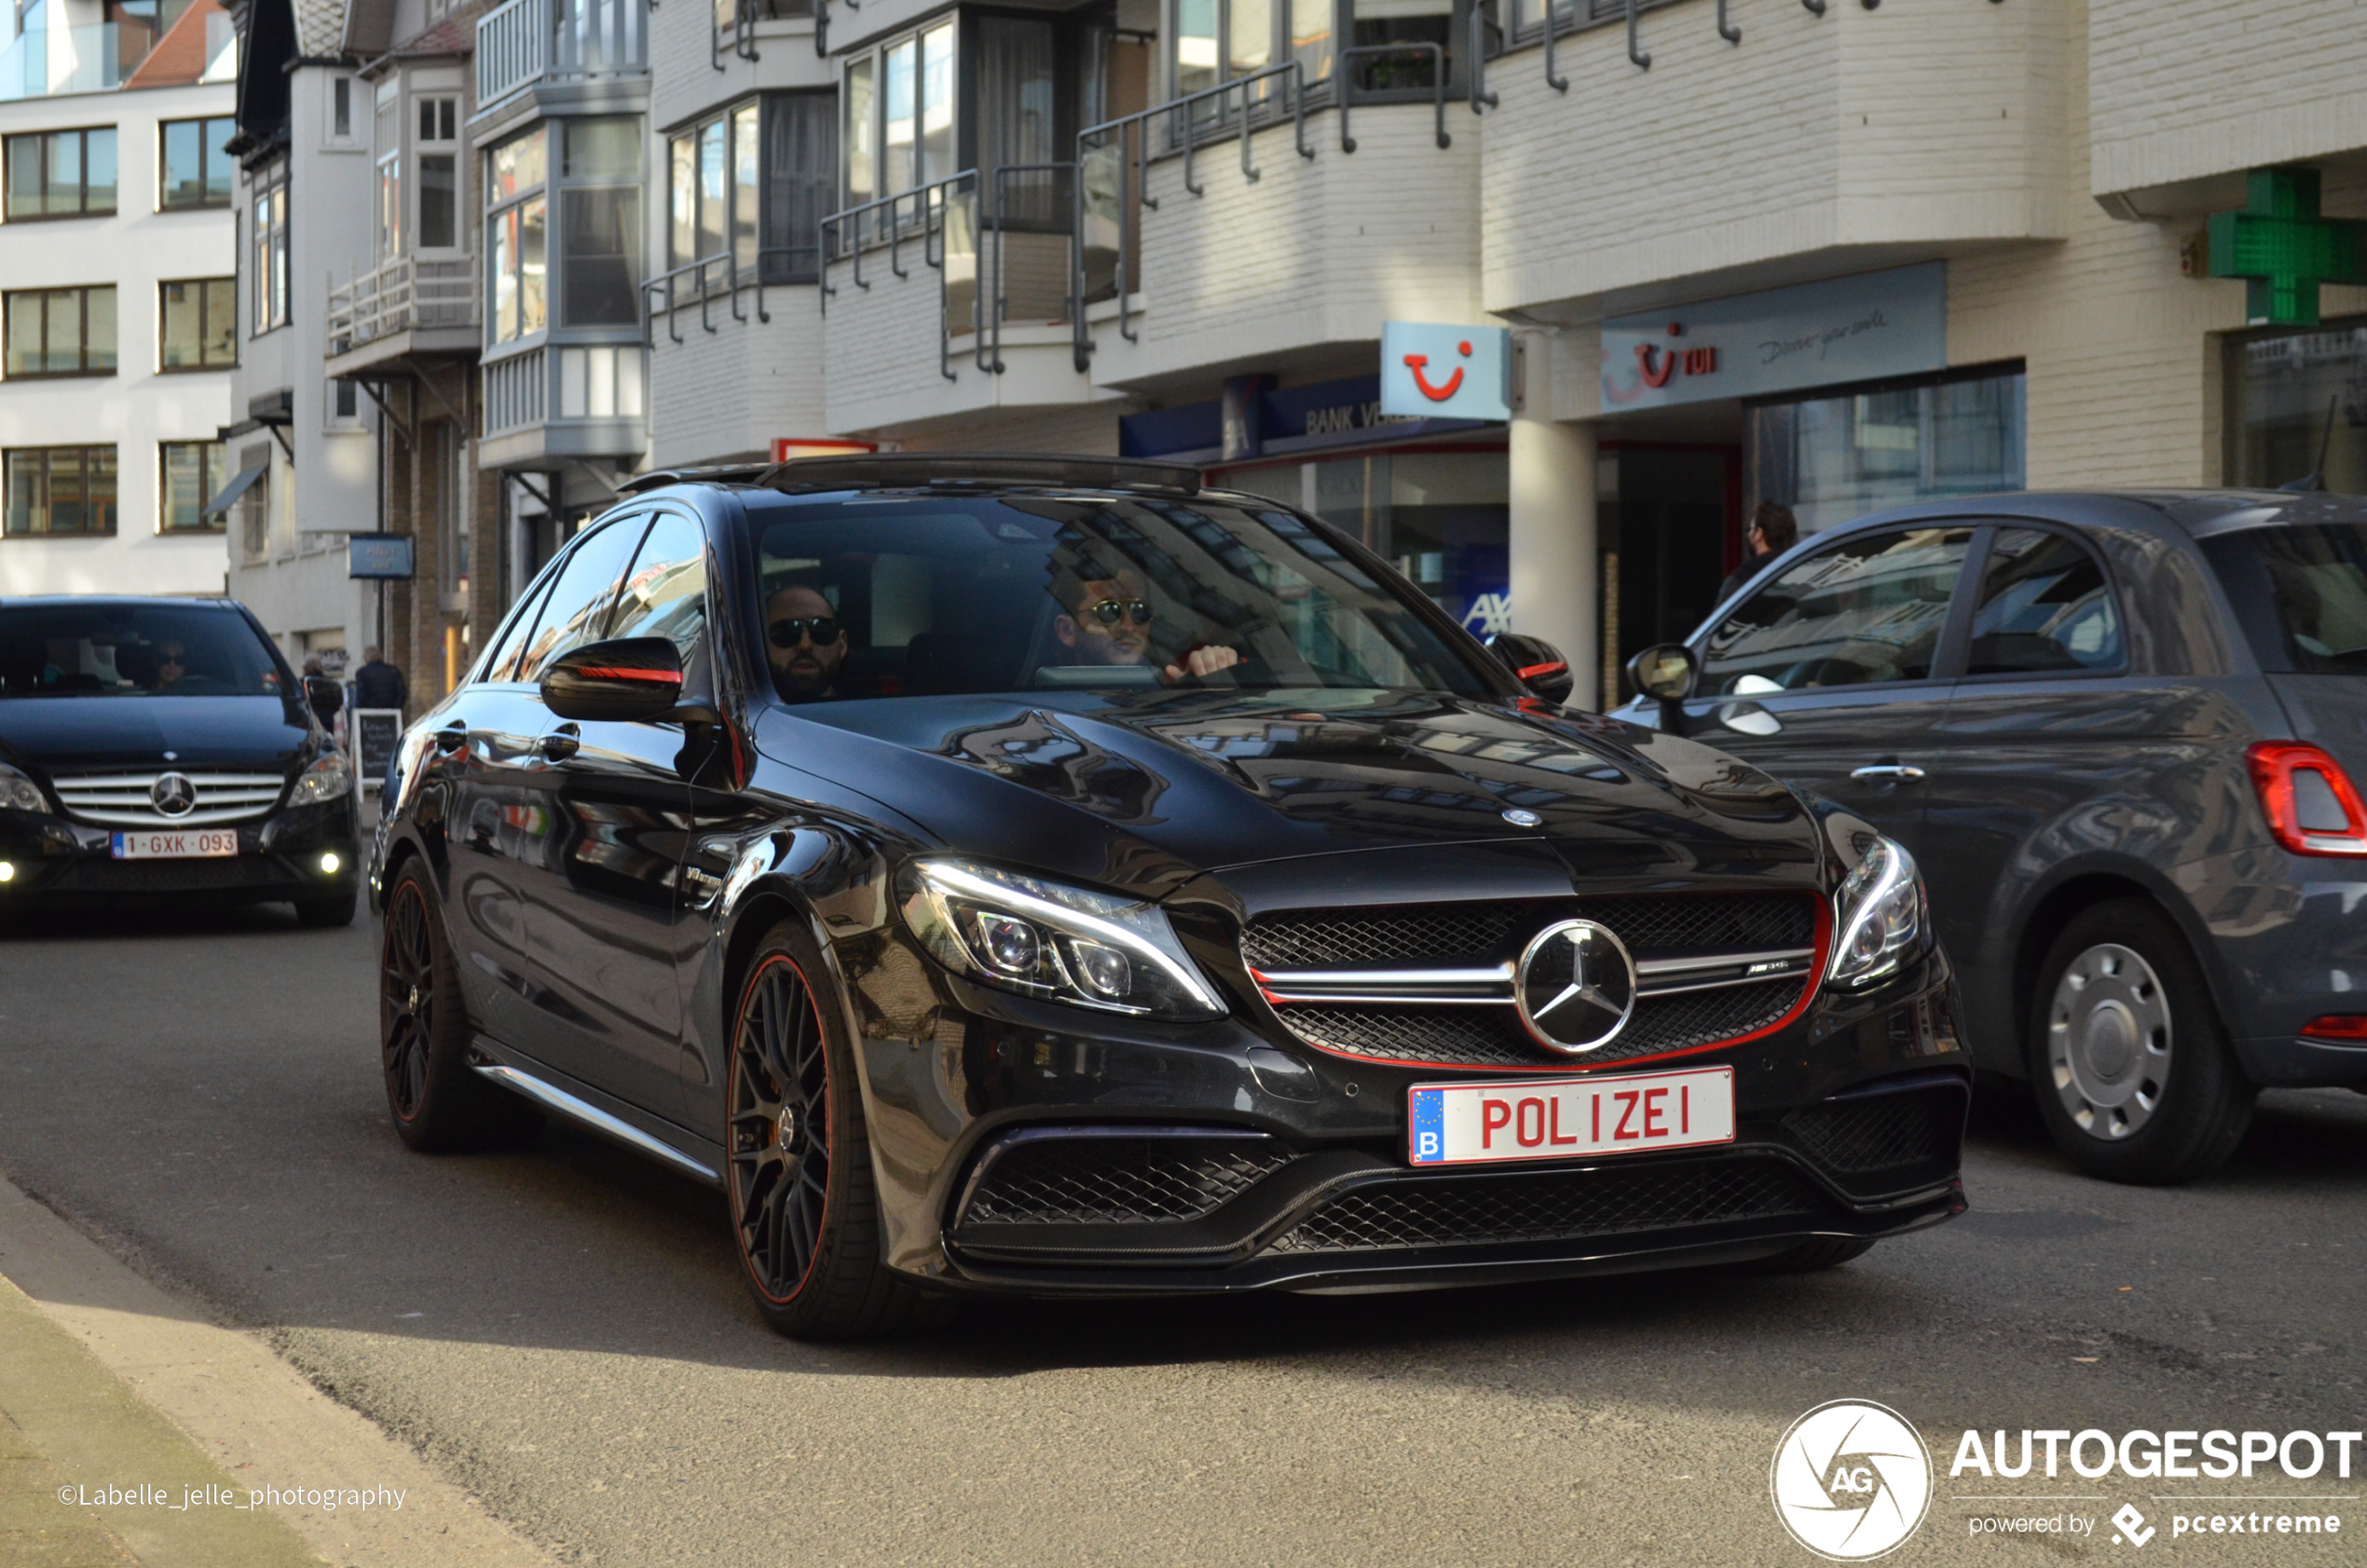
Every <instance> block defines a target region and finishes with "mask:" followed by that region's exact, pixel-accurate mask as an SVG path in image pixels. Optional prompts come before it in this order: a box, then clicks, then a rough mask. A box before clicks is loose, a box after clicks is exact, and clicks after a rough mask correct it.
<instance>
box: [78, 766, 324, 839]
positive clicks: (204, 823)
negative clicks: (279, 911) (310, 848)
mask: <svg viewBox="0 0 2367 1568" xmlns="http://www.w3.org/2000/svg"><path fill="white" fill-rule="evenodd" d="M165 771H173V770H153V771H149V772H144V773H83V774H77V775H75V776H73V777H70V778H69V777H58V778H53V779H51V780H50V781H49V784H50V787H51V788H52V789H54V790H56V791H57V793H58V799H59V800H60V801H61V802H62V803H63V804H64V806H65V809H66V814H67V815H68V816H71V817H75V818H77V819H78V820H80V821H83V822H95V823H104V824H106V825H110V826H114V827H211V826H213V825H218V824H221V823H226V822H244V821H246V820H248V819H249V818H251V817H260V816H267V815H269V814H270V811H271V808H272V807H273V806H275V805H277V804H278V803H279V800H280V791H281V790H283V789H284V788H286V787H287V782H288V781H287V780H286V779H285V778H284V777H282V776H281V775H280V774H278V773H222V772H205V771H201V770H197V769H193V768H184V769H180V770H177V771H179V772H180V774H181V775H182V777H184V778H185V779H187V780H188V781H189V783H190V784H191V786H192V787H193V788H194V789H195V790H196V792H197V803H196V804H195V805H194V806H192V807H191V808H190V809H189V810H188V811H184V812H183V813H181V815H179V816H177V817H169V816H166V815H165V814H164V813H163V812H162V811H157V809H156V805H155V803H154V802H153V801H152V800H151V799H150V798H149V796H148V792H149V791H150V790H152V789H154V788H155V787H156V783H157V779H159V778H161V777H162V776H163V774H164V772H165Z"/></svg>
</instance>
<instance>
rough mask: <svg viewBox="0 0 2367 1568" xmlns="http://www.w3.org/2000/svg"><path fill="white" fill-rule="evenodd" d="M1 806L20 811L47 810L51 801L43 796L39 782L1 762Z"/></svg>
mask: <svg viewBox="0 0 2367 1568" xmlns="http://www.w3.org/2000/svg"><path fill="white" fill-rule="evenodd" d="M0 806H6V807H8V808H10V809H12V810H15V811H48V809H49V802H48V801H47V800H45V799H43V798H42V796H41V786H40V785H39V784H34V782H33V781H32V780H31V779H29V778H26V777H25V776H24V775H23V774H22V773H20V772H19V771H17V770H15V769H14V768H11V767H9V766H8V765H7V763H5V762H0Z"/></svg>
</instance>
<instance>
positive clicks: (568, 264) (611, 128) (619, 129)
mask: <svg viewBox="0 0 2367 1568" xmlns="http://www.w3.org/2000/svg"><path fill="white" fill-rule="evenodd" d="M563 134H564V142H563V154H562V157H561V158H560V169H559V178H560V180H561V181H562V182H563V183H564V185H565V188H564V189H563V190H562V191H561V192H560V193H559V218H560V225H559V256H558V263H559V322H560V324H561V325H562V326H569V327H629V326H632V325H634V324H635V323H636V322H638V321H639V320H641V122H640V121H639V120H637V119H631V118H614V119H570V120H568V121H566V122H564V125H563Z"/></svg>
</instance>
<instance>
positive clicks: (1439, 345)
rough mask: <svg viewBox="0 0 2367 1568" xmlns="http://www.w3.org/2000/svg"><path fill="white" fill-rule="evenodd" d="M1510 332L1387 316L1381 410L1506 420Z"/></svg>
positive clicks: (1383, 333)
mask: <svg viewBox="0 0 2367 1568" xmlns="http://www.w3.org/2000/svg"><path fill="white" fill-rule="evenodd" d="M1511 375H1512V333H1511V331H1510V330H1509V329H1507V328H1504V327H1456V326H1432V325H1427V324H1424V323H1421V322H1417V321H1389V322H1387V323H1385V324H1383V326H1382V328H1381V413H1382V414H1383V415H1385V416H1390V417H1394V418H1410V419H1510V418H1511V417H1512V405H1511V399H1510V392H1511V389H1512V381H1511Z"/></svg>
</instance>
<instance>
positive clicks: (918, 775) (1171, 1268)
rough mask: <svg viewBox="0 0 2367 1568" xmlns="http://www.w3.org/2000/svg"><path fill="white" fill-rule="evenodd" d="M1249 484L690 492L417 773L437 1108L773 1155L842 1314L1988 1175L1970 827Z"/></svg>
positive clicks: (1172, 1288)
mask: <svg viewBox="0 0 2367 1568" xmlns="http://www.w3.org/2000/svg"><path fill="white" fill-rule="evenodd" d="M1568 688H1569V680H1568V675H1567V667H1566V666H1564V665H1563V664H1562V663H1561V662H1560V660H1559V656H1558V655H1556V654H1554V653H1553V651H1552V649H1551V648H1548V647H1547V646H1545V645H1543V644H1540V643H1538V642H1535V641H1533V640H1527V639H1517V638H1511V637H1506V638H1501V639H1499V640H1498V647H1496V648H1493V649H1490V648H1483V647H1482V646H1481V645H1480V644H1479V643H1478V642H1476V641H1475V640H1473V639H1472V638H1471V636H1470V635H1469V634H1467V633H1465V632H1464V631H1463V630H1462V629H1461V628H1459V627H1458V626H1457V624H1456V623H1455V622H1454V620H1451V619H1450V618H1449V617H1447V616H1446V615H1445V614H1444V613H1443V612H1442V611H1441V610H1440V609H1439V608H1438V607H1436V606H1435V605H1433V604H1432V603H1431V602H1430V600H1428V599H1427V598H1425V597H1424V596H1423V595H1422V594H1421V593H1418V592H1417V591H1416V590H1415V589H1414V588H1413V587H1412V586H1411V585H1409V584H1408V583H1406V582H1405V581H1403V580H1402V579H1400V578H1399V577H1398V576H1397V575H1396V574H1395V573H1394V572H1392V571H1391V570H1390V569H1389V566H1386V565H1385V564H1384V563H1383V562H1381V561H1380V560H1379V559H1377V558H1375V556H1374V555H1373V554H1372V553H1371V552H1368V551H1366V550H1365V549H1363V548H1362V547H1361V546H1360V545H1359V544H1358V543H1356V542H1355V541H1354V540H1353V539H1349V538H1348V537H1346V536H1345V535H1343V534H1342V533H1341V532H1340V531H1339V530H1337V529H1334V528H1333V527H1330V526H1328V525H1325V524H1323V523H1321V522H1320V521H1318V520H1316V519H1314V518H1311V517H1308V516H1306V515H1304V514H1302V513H1300V512H1296V511H1292V510H1290V509H1289V508H1286V507H1283V506H1279V505H1278V504H1276V503H1275V502H1273V501H1271V500H1267V499H1265V498H1260V497H1256V496H1251V495H1244V494H1233V493H1226V492H1220V491H1212V490H1205V489H1202V488H1200V487H1199V486H1198V484H1197V482H1196V480H1195V477H1194V476H1193V475H1192V474H1191V473H1190V471H1189V470H1179V469H1172V468H1168V467H1165V466H1162V465H1156V464H1137V463H1127V462H1120V461H1106V460H1098V459H1083V458H1077V459H1066V458H1041V457H1037V458H993V457H977V456H965V457H871V458H817V459H809V460H806V461H803V462H797V463H790V464H786V465H781V466H778V467H774V468H771V469H754V468H751V469H743V470H705V471H701V472H693V473H675V474H658V475H652V476H649V477H647V478H645V479H644V480H643V481H641V482H640V484H639V485H638V486H637V488H636V493H635V494H632V495H631V496H629V497H628V498H626V499H625V500H624V501H623V503H622V504H620V505H619V506H617V507H616V508H615V509H614V510H613V511H610V512H609V514H608V515H606V516H604V517H602V518H599V519H598V520H596V521H595V522H594V523H593V524H592V525H589V526H588V527H587V528H585V529H584V530H583V531H582V532H581V533H580V534H579V535H578V536H577V537H576V538H575V539H572V540H571V541H570V542H569V544H568V548H567V550H566V552H564V553H563V554H561V555H560V556H559V557H558V558H557V559H556V560H554V562H553V563H552V564H551V566H549V568H548V569H547V570H545V571H544V572H543V573H542V574H541V576H540V578H539V579H537V580H536V582H535V583H534V584H533V586H532V587H531V588H529V589H528V590H527V593H525V594H523V595H522V596H521V597H520V599H519V601H518V604H517V606H516V608H515V609H514V610H513V613H512V614H511V615H510V617H509V619H508V620H507V621H506V623H504V624H503V625H502V626H501V627H500V628H499V631H498V632H497V633H496V634H494V635H492V636H490V637H488V638H486V643H485V648H484V651H483V654H482V656H481V657H480V658H479V659H478V660H477V661H475V663H474V665H473V667H472V668H471V670H470V671H469V672H468V675H467V678H466V679H465V680H464V681H463V682H462V683H461V685H460V686H459V688H458V689H457V690H456V691H455V692H454V693H453V694H452V695H451V696H450V697H449V698H447V699H446V700H445V702H443V704H442V705H440V706H439V707H437V708H436V709H435V710H434V711H433V712H432V713H431V714H429V715H428V716H425V717H424V718H422V719H421V720H420V721H419V722H418V723H417V724H416V725H414V726H413V727H412V729H410V731H409V732H408V733H407V735H406V736H405V738H404V743H403V745H402V746H401V748H400V750H399V753H398V756H397V757H396V760H395V764H394V769H393V773H392V777H391V779H390V785H389V794H388V795H387V799H388V801H389V802H390V809H389V811H388V812H387V814H386V819H385V822H384V824H383V825H381V827H380V829H379V832H378V838H377V842H376V849H375V853H374V857H373V865H372V881H371V885H372V890H373V897H374V899H375V900H376V903H377V905H378V907H380V908H381V909H382V910H383V912H384V915H385V938H384V944H385V945H384V962H383V977H382V990H381V1018H382V1024H383V1033H384V1041H383V1044H384V1061H385V1070H386V1085H387V1094H388V1098H389V1101H390V1106H391V1109H392V1111H393V1116H394V1121H395V1125H396V1127H397V1128H398V1129H399V1131H400V1132H401V1134H402V1136H403V1137H404V1139H406V1140H407V1141H409V1142H410V1143H411V1144H412V1145H413V1146H415V1147H417V1148H421V1149H458V1148H467V1147H485V1146H488V1145H499V1144H504V1143H514V1142H516V1141H518V1140H520V1139H523V1138H527V1137H530V1136H531V1135H532V1133H533V1131H534V1130H535V1128H536V1127H537V1126H539V1125H540V1120H541V1118H542V1117H543V1116H544V1115H546V1114H547V1115H556V1116H560V1117H564V1118H568V1119H570V1120H572V1121H574V1122H577V1123H579V1124H581V1125H585V1126H587V1127H590V1128H594V1129H596V1130H597V1131H599V1132H601V1133H603V1134H605V1135H607V1136H609V1137H610V1138H613V1139H618V1140H620V1141H622V1142H623V1143H625V1144H628V1145H630V1146H632V1147H634V1148H636V1149H638V1150H640V1151H642V1152H645V1153H647V1154H649V1155H650V1156H652V1157H653V1158H654V1159H656V1160H658V1161H660V1162H663V1163H664V1164H665V1165H667V1166H673V1167H674V1168H675V1169H676V1170H677V1171H680V1172H683V1173H687V1174H689V1175H690V1176H691V1177H693V1178H695V1179H699V1180H703V1181H706V1182H711V1183H713V1184H714V1185H716V1186H717V1187H718V1188H720V1189H722V1191H723V1193H725V1195H726V1199H727V1201H728V1203H729V1206H730V1215H731V1219H732V1234H734V1236H735V1237H736V1238H737V1245H738V1248H739V1251H740V1258H741V1262H742V1264H743V1266H744V1268H743V1272H744V1274H745V1275H746V1281H747V1284H748V1287H749V1289H750V1290H751V1291H752V1292H753V1294H754V1296H755V1300H756V1302H757V1304H758V1305H759V1308H760V1309H761V1311H762V1312H763V1314H764V1316H766V1317H767V1318H768V1319H769V1320H770V1321H771V1322H772V1323H773V1326H774V1327H776V1328H777V1329H781V1330H782V1331H784V1332H787V1333H791V1334H797V1335H801V1336H812V1337H822V1336H832V1335H848V1334H857V1333H864V1332H869V1331H875V1330H879V1329H889V1328H893V1327H896V1325H898V1324H901V1323H905V1322H909V1321H910V1320H912V1319H913V1318H914V1316H916V1315H920V1316H925V1315H928V1314H929V1313H931V1312H932V1311H933V1310H934V1309H935V1307H936V1306H937V1304H938V1303H941V1302H944V1301H946V1300H948V1299H950V1298H951V1294H952V1292H954V1291H956V1290H962V1289H970V1290H1002V1291H1022V1292H1037V1293H1054V1292H1064V1293H1077V1294H1099V1295H1120V1294H1129V1293H1154V1292H1170V1293H1171V1292H1188V1291H1228V1290H1240V1289H1248V1288H1290V1289H1300V1290H1309V1289H1333V1290H1339V1289H1370V1288H1407V1287H1419V1286H1431V1285H1445V1284H1462V1283H1481V1282H1486V1281H1500V1280H1512V1279H1525V1278H1536V1277H1541V1276H1548V1275H1576V1274H1584V1273H1590V1272H1613V1271H1625V1270H1636V1269H1646V1268H1660V1267H1667V1266H1673V1265H1681V1264H1701V1263H1738V1264H1752V1265H1755V1266H1761V1267H1772V1268H1813V1267H1821V1266H1825V1265H1827V1264H1831V1263H1836V1262H1840V1261H1844V1260H1846V1259H1849V1258H1852V1257H1854V1256H1856V1255H1857V1254H1858V1253H1860V1252H1862V1251H1864V1250H1865V1249H1866V1248H1868V1246H1870V1245H1871V1244H1872V1242H1873V1241H1874V1240H1875V1239H1876V1238H1879V1237H1881V1236H1885V1235H1891V1234H1897V1233H1900V1232H1903V1231H1908V1230H1912V1229H1915V1228H1917V1227H1919V1226H1924V1225H1929V1224H1933V1223H1936V1222H1937V1221H1940V1220H1946V1219H1948V1218H1950V1216H1952V1215H1954V1214H1957V1213H1959V1212H1961V1211H1962V1210H1963V1193H1962V1188H1961V1185H1960V1184H1959V1181H1958V1179H1957V1165H1958V1156H1959V1151H1960V1146H1961V1140H1962V1136H1963V1116H1964V1108H1965V1104H1966V1099H1967V1094H1968V1086H1969V1080H1970V1074H1969V1071H1968V1070H1967V1068H1966V1066H1965V1063H1964V1058H1963V1054H1962V1052H1961V1051H1960V1050H1959V1048H1958V1046H1957V1043H1956V1039H1955V1030H1954V1027H1953V1024H1952V1021H1951V1020H1952V1012H1951V1009H1950V1003H1949V981H1948V968H1947V963H1946V961H1945V960H1944V959H1943V958H1942V956H1941V954H1940V952H1939V950H1938V948H1937V947H1936V943H1935V941H1934V938H1933V936H1932V932H1931V924H1930V920H1929V918H1928V915H1927V913H1926V910H1925V907H1924V900H1923V893H1922V882H1921V879H1920V878H1919V876H1918V874H1917V872H1916V869H1915V866H1914V864H1913V862H1912V860H1911V859H1910V858H1909V855H1908V854H1907V852H1905V851H1904V850H1902V849H1901V848H1900V847H1899V846H1897V845H1896V844H1895V843H1892V842H1891V841H1890V840H1888V839H1884V838H1882V837H1881V835H1880V834H1878V833H1877V832H1875V831H1874V830H1873V829H1872V828H1871V827H1869V826H1868V825H1866V824H1865V823H1863V822H1862V821H1859V820H1857V819H1855V818H1853V817H1851V816H1849V815H1847V814H1845V813H1841V812H1839V811H1836V810H1835V809H1833V808H1831V807H1829V806H1826V805H1823V804H1821V803H1818V802H1815V801H1813V800H1809V799H1803V798H1799V797H1798V796H1795V795H1794V794H1793V793H1792V792H1790V791H1789V790H1787V789H1786V788H1785V787H1784V786H1782V785H1781V784H1776V783H1775V782H1773V781H1772V780H1771V779H1769V778H1768V777H1767V776H1766V775H1764V774H1762V773H1759V772H1758V771H1756V770H1753V769H1751V768H1749V767H1747V766H1744V764H1742V763H1739V762H1737V761H1735V760H1734V759H1733V758H1731V757H1726V756H1724V755H1721V754H1720V753H1718V752H1717V751H1714V750H1711V749H1709V748H1708V747H1705V746H1703V745H1700V744H1697V743H1692V742H1690V741H1685V740H1681V739H1676V738H1674V737H1670V736H1664V735H1658V734H1655V733H1652V732H1651V731H1649V730H1647V729H1640V728H1637V727H1634V726H1631V725H1627V724H1623V723H1621V722H1618V721H1615V720H1610V719H1607V718H1604V717H1601V716H1596V715H1592V714H1582V713H1575V712H1569V711H1566V710H1565V709H1563V708H1562V707H1561V706H1560V705H1559V702H1558V701H1557V699H1558V698H1559V697H1560V696H1562V695H1565V694H1567V690H1568Z"/></svg>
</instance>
